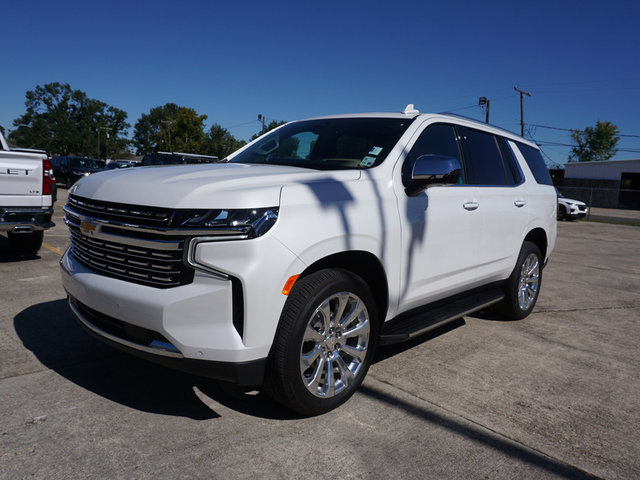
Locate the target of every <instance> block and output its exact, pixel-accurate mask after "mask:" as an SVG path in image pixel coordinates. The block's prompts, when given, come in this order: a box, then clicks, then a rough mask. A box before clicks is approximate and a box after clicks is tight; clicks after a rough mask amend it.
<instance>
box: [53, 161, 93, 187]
mask: <svg viewBox="0 0 640 480" xmlns="http://www.w3.org/2000/svg"><path fill="white" fill-rule="evenodd" d="M51 164H52V165H53V175H54V176H55V177H56V182H60V183H62V184H63V185H64V186H65V187H67V188H70V187H71V185H73V184H74V183H75V182H77V181H78V180H79V179H80V178H82V177H86V176H87V175H91V174H92V173H96V172H100V171H102V170H103V168H101V167H100V165H99V164H98V161H97V160H96V159H94V158H87V157H70V156H55V157H52V158H51Z"/></svg>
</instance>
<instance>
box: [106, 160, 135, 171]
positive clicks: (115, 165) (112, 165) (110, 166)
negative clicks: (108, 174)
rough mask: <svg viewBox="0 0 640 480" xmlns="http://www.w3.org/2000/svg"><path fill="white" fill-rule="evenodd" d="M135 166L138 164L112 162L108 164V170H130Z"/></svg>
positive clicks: (125, 161) (120, 161)
mask: <svg viewBox="0 0 640 480" xmlns="http://www.w3.org/2000/svg"><path fill="white" fill-rule="evenodd" d="M135 166H136V162H132V161H130V160H111V161H110V162H109V163H107V169H108V170H113V169H116V168H130V167H135Z"/></svg>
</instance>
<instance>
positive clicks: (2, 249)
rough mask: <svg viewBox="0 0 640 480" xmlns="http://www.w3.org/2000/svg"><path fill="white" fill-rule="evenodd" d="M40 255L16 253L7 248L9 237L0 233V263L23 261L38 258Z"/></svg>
mask: <svg viewBox="0 0 640 480" xmlns="http://www.w3.org/2000/svg"><path fill="white" fill-rule="evenodd" d="M39 259H40V255H37V254H36V255H18V254H16V253H13V252H12V251H11V250H10V248H9V239H8V238H7V237H6V236H5V235H0V263H14V262H24V261H26V260H39Z"/></svg>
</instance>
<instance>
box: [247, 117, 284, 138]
mask: <svg viewBox="0 0 640 480" xmlns="http://www.w3.org/2000/svg"><path fill="white" fill-rule="evenodd" d="M285 123H287V122H285V121H282V120H272V121H270V122H269V123H268V124H267V125H265V126H264V127H262V129H261V130H260V131H259V132H258V133H256V134H255V135H253V137H251V140H255V139H256V138H258V137H259V136H260V135H264V134H265V133H267V132H270V131H271V130H273V129H274V128H276V127H279V126H280V125H284V124H285Z"/></svg>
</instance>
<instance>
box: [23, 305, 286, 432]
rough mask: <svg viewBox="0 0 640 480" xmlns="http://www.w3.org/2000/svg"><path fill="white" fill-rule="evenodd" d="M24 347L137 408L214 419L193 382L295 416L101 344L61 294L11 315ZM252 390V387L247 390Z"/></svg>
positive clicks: (223, 397) (242, 407)
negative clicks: (74, 315)
mask: <svg viewBox="0 0 640 480" xmlns="http://www.w3.org/2000/svg"><path fill="white" fill-rule="evenodd" d="M14 328H15V331H16V333H17V334H18V337H19V338H20V340H22V343H23V345H24V346H25V348H27V349H28V350H30V351H31V352H33V354H34V355H35V356H36V358H37V359H38V360H39V361H40V362H41V363H42V364H43V365H44V366H45V367H47V368H49V369H51V370H53V371H54V372H56V373H58V374H59V375H61V376H62V377H64V378H66V379H67V380H69V381H71V382H73V383H75V384H76V385H78V386H80V387H82V388H84V389H86V390H89V391H91V392H93V393H95V394H97V395H100V396H101V397H103V398H106V399H108V400H111V401H113V402H116V403H119V404H121V405H125V406H127V407H130V408H134V409H136V410H140V411H144V412H149V413H157V414H162V415H173V416H181V417H187V418H191V419H194V420H209V419H215V418H219V417H220V415H219V414H218V413H217V412H216V411H215V408H216V406H215V404H214V405H213V408H212V406H209V405H207V403H211V402H207V403H205V402H204V401H203V400H201V399H200V398H199V397H198V395H197V394H196V392H195V391H194V387H195V388H197V389H198V390H199V391H200V392H201V393H202V394H204V395H206V396H207V397H209V398H210V399H211V400H213V401H214V402H217V403H219V404H222V405H224V406H227V407H228V408H230V409H233V410H238V411H240V412H243V413H246V414H249V415H255V416H259V417H266V418H282V419H287V418H296V417H293V416H292V414H291V413H289V412H288V411H287V410H285V409H284V408H282V407H280V406H279V405H277V404H275V403H274V402H271V401H270V400H268V399H266V397H265V396H264V395H263V394H258V395H255V394H248V393H246V392H245V391H243V390H241V389H239V388H235V387H234V386H232V385H226V384H224V382H217V381H215V380H209V379H206V378H202V377H197V376H194V375H189V374H186V373H183V372H178V371H174V370H172V369H169V368H165V367H161V366H158V365H154V364H153V363H150V362H146V361H144V360H141V359H138V358H136V357H134V356H131V355H127V354H125V353H124V352H120V351H119V350H117V349H114V348H111V347H108V346H106V345H103V344H102V343H101V342H99V341H98V340H96V339H94V338H93V337H91V336H90V335H89V334H88V333H86V332H85V331H84V330H83V329H82V328H81V327H80V325H78V324H77V323H76V321H75V320H74V318H73V315H72V314H71V312H70V311H69V309H68V307H67V302H66V299H60V300H55V301H52V302H45V303H40V304H37V305H33V306H30V307H28V308H27V309H25V310H23V311H22V312H20V313H19V314H18V315H16V316H15V318H14ZM252 393H253V392H252Z"/></svg>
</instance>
